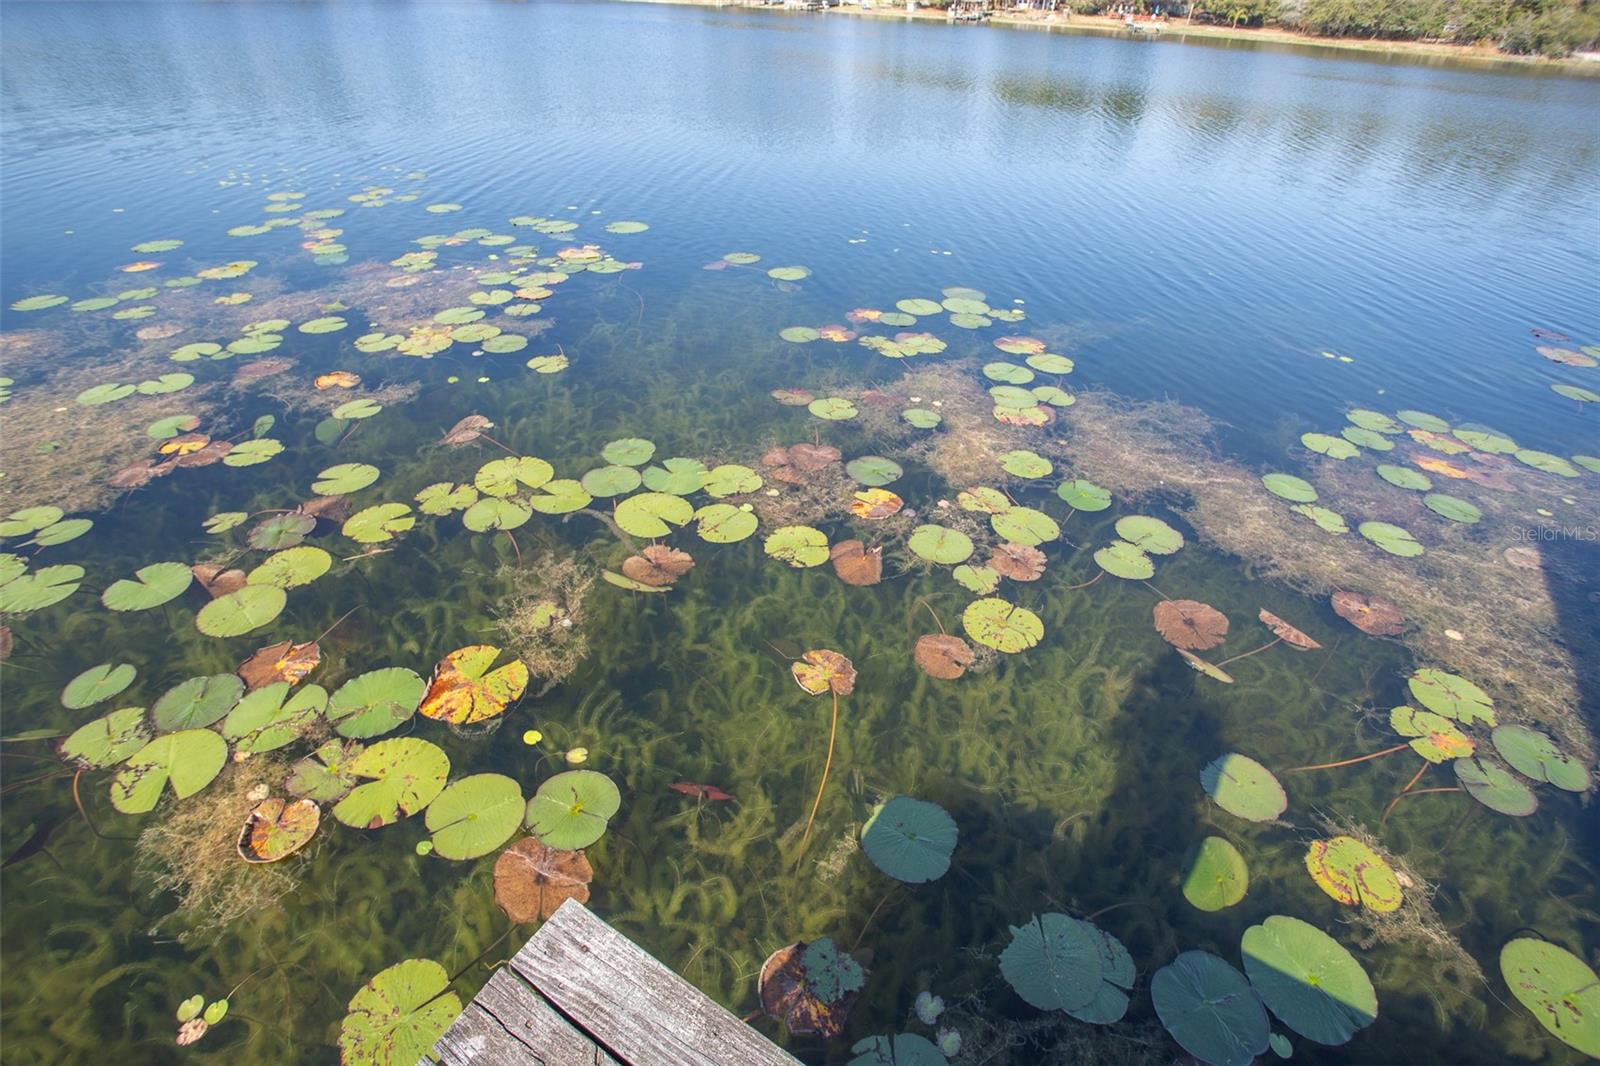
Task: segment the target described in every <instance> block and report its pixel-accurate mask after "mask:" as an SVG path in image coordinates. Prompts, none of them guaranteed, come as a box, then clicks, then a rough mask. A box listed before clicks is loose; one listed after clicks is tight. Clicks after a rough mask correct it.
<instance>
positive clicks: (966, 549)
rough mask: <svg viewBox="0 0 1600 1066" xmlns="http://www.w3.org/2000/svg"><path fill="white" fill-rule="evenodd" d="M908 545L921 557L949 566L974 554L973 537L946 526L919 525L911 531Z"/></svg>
mask: <svg viewBox="0 0 1600 1066" xmlns="http://www.w3.org/2000/svg"><path fill="white" fill-rule="evenodd" d="M906 547H908V548H910V549H911V551H912V553H913V554H914V555H916V557H917V558H919V559H925V560H927V561H928V562H930V563H943V564H945V565H946V566H949V565H953V564H955V563H959V562H962V561H963V560H965V559H967V558H968V557H969V556H970V555H971V554H972V538H971V537H969V536H967V535H966V534H965V533H963V532H961V531H960V530H957V529H950V528H948V527H946V526H931V525H928V526H918V527H917V528H916V529H914V530H912V531H911V539H910V540H909V541H907V542H906Z"/></svg>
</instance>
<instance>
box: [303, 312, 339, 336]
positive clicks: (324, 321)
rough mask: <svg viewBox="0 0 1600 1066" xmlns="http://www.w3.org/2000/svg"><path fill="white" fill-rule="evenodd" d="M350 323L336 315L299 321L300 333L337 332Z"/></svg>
mask: <svg viewBox="0 0 1600 1066" xmlns="http://www.w3.org/2000/svg"><path fill="white" fill-rule="evenodd" d="M349 324H350V323H348V322H346V321H345V320H344V319H342V318H340V317H339V316H338V315H326V316H324V317H322V318H313V319H312V320H311V321H309V322H302V323H300V332H301V333H337V332H339V331H340V330H341V329H344V328H345V327H346V326H348V325H349Z"/></svg>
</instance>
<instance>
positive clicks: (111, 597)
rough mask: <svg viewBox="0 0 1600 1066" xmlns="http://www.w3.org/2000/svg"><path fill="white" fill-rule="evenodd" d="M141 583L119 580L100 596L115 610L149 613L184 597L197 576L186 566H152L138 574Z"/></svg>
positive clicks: (141, 569) (180, 564)
mask: <svg viewBox="0 0 1600 1066" xmlns="http://www.w3.org/2000/svg"><path fill="white" fill-rule="evenodd" d="M134 577H135V578H136V579H137V580H132V581H130V580H129V579H127V578H119V579H117V580H116V581H113V582H112V583H111V584H110V585H108V586H107V587H106V590H105V592H103V593H101V594H100V602H101V603H103V604H104V605H105V606H106V607H107V608H109V609H111V610H113V611H147V610H149V609H150V608H152V607H160V606H161V605H162V604H163V603H168V602H170V601H172V600H175V599H177V598H178V597H179V596H181V595H183V593H184V591H185V590H186V589H188V587H189V583H190V582H191V581H193V580H194V573H193V572H192V571H191V570H190V569H189V568H188V567H187V566H185V565H184V564H183V563H151V564H150V565H148V566H141V567H140V568H139V569H138V570H136V571H134Z"/></svg>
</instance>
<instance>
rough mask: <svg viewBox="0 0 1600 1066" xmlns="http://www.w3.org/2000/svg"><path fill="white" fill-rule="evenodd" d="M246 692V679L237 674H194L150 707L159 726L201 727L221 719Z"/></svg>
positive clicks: (169, 727) (164, 727)
mask: <svg viewBox="0 0 1600 1066" xmlns="http://www.w3.org/2000/svg"><path fill="white" fill-rule="evenodd" d="M243 695H244V682H243V681H241V680H240V679H239V678H238V677H236V676H234V675H233V674H213V675H212V676H210V677H191V678H189V680H187V681H180V682H179V683H178V684H176V685H174V686H172V687H171V688H169V689H168V690H167V691H166V692H164V693H162V695H161V698H160V699H158V700H156V703H155V706H154V707H152V708H150V718H151V720H152V721H154V722H155V726H156V728H157V729H160V730H163V731H167V730H173V729H199V728H201V727H202V726H208V725H211V724H212V723H213V722H217V721H220V720H221V719H222V718H223V716H225V715H226V714H227V713H228V712H229V711H231V710H232V709H233V705H234V704H236V703H238V702H239V697H240V696H243Z"/></svg>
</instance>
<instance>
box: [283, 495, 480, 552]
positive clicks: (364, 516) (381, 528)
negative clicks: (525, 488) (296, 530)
mask: <svg viewBox="0 0 1600 1066" xmlns="http://www.w3.org/2000/svg"><path fill="white" fill-rule="evenodd" d="M479 502H483V501H479ZM494 502H497V503H498V502H502V501H494ZM416 524H417V518H416V516H415V515H413V514H412V513H411V507H410V505H408V504H404V503H380V504H377V505H375V506H372V507H366V508H363V509H362V510H359V511H357V512H356V513H355V514H353V515H351V516H350V517H349V518H348V519H346V520H345V523H344V525H343V526H341V527H340V529H339V532H341V533H343V534H344V535H345V536H347V537H349V538H350V539H351V540H353V541H355V542H356V543H357V544H382V543H384V542H385V541H390V540H393V539H394V538H395V537H396V536H397V535H398V534H401V533H404V532H406V531H407V530H409V529H410V528H411V527H412V526H415V525H416ZM467 528H469V529H470V528H472V527H471V526H468V527H467ZM295 550H296V551H300V550H303V549H298V548H297V549H295Z"/></svg>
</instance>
